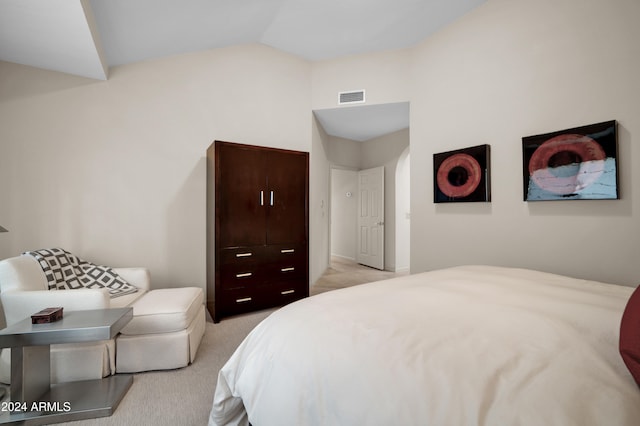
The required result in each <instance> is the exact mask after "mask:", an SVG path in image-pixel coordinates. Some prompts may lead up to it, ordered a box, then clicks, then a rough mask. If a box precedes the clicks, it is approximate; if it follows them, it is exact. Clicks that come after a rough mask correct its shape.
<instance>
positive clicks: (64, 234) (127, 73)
mask: <svg viewBox="0 0 640 426" xmlns="http://www.w3.org/2000/svg"><path fill="white" fill-rule="evenodd" d="M310 74H311V70H310V64H309V63H308V62H306V61H303V60H300V59H298V58H296V57H293V56H291V55H288V54H285V53H282V52H279V51H277V50H274V49H272V48H268V47H265V46H261V45H247V46H238V47H233V48H227V49H216V50H211V51H207V52H200V53H193V54H187V55H182V56H177V57H171V58H165V59H162V60H156V61H149V62H142V63H137V64H132V65H127V66H121V67H117V68H114V69H112V70H111V73H110V78H109V80H107V81H93V80H88V79H83V78H79V77H73V76H69V75H64V74H60V73H56V72H49V71H42V70H37V69H34V68H29V67H25V66H20V65H14V64H9V63H0V76H2V78H0V141H1V142H0V143H1V144H2V145H1V151H0V173H1V174H0V178H2V184H0V200H1V201H0V202H1V203H2V204H1V206H0V223H1V224H2V226H5V227H7V228H8V229H10V231H11V232H9V233H7V234H3V235H1V236H0V237H2V238H3V239H4V238H5V237H8V243H7V242H4V244H3V245H2V246H0V249H2V250H3V251H2V253H0V257H9V256H13V255H16V254H19V253H20V252H22V251H24V250H28V249H37V248H45V247H51V246H62V247H64V248H67V249H68V250H70V251H72V252H74V253H76V254H77V255H79V256H81V257H83V258H85V259H87V260H90V261H95V262H99V263H103V264H107V265H111V266H133V265H140V266H147V267H149V268H150V270H151V274H152V281H153V286H154V287H166V286H185V285H197V286H202V287H204V285H205V262H206V254H205V224H206V218H205V185H206V183H205V175H206V171H205V170H206V166H205V159H204V158H205V151H206V148H207V147H208V146H209V144H210V143H211V142H212V141H213V140H214V139H221V140H228V141H236V142H242V143H250V144H256V145H268V146H275V147H279V148H288V149H297V150H302V151H310V150H311V148H312V145H311V143H312V137H311V135H312V120H311V119H310V116H311V113H310V110H311V108H310V105H311V101H310ZM314 167H315V165H314V164H312V168H314ZM312 172H315V171H314V170H312ZM320 181H321V182H322V183H321V186H322V185H324V186H326V185H327V183H326V182H325V181H324V180H322V178H321V179H320ZM317 182H318V179H316V180H312V188H311V192H312V195H313V194H316V193H317V192H318V188H317V187H316V186H317V185H316V183H317ZM312 205H315V200H312ZM311 214H312V216H313V215H314V214H316V210H312V213H311ZM311 220H312V221H313V218H312V219H311ZM312 250H313V249H312ZM312 253H313V252H312ZM314 272H315V271H314ZM316 275H317V273H316Z"/></svg>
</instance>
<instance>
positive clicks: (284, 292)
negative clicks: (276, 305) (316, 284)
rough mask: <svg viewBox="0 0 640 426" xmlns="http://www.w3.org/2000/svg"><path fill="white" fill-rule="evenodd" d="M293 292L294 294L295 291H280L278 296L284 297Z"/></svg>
mask: <svg viewBox="0 0 640 426" xmlns="http://www.w3.org/2000/svg"><path fill="white" fill-rule="evenodd" d="M295 292H296V291H295V290H285V291H281V292H280V294H281V295H283V296H284V295H285V294H291V293H295Z"/></svg>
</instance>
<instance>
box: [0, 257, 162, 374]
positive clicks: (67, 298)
mask: <svg viewBox="0 0 640 426" xmlns="http://www.w3.org/2000/svg"><path fill="white" fill-rule="evenodd" d="M113 270H114V271H115V272H116V273H117V274H118V275H120V276H121V277H122V278H124V279H125V280H126V281H128V282H129V284H131V285H133V286H135V287H137V288H138V291H137V292H135V293H132V294H127V295H123V296H119V297H115V298H110V296H109V293H108V291H107V290H106V289H76V290H55V291H50V290H48V283H47V279H46V277H45V274H44V272H43V270H42V268H41V267H40V265H39V264H38V261H37V260H36V259H35V258H33V257H32V256H29V255H21V256H16V257H12V258H9V259H5V260H2V261H0V300H1V301H2V310H3V311H4V315H0V322H2V323H3V324H0V328H4V327H5V326H6V325H11V324H14V323H16V322H18V321H21V320H23V319H25V318H28V317H30V316H31V315H32V314H34V313H36V312H38V311H40V310H42V309H44V308H48V307H57V306H61V307H63V308H64V311H65V312H66V311H77V310H87V309H103V308H118V307H125V306H129V305H131V304H132V303H133V302H135V301H136V300H138V299H139V298H141V297H142V296H143V295H144V294H145V293H147V292H148V291H149V286H150V279H149V271H148V270H147V269H146V268H113ZM0 314H2V312H0ZM115 346H116V345H115V341H114V340H105V341H100V342H90V343H81V344H78V343H73V344H60V345H51V376H52V377H51V380H52V383H62V382H69V381H76V380H90V379H99V378H102V377H106V376H108V375H111V374H113V373H115V371H116V369H115ZM10 361H11V355H10V349H2V353H1V355H0V382H3V383H9V381H10V371H11V368H10Z"/></svg>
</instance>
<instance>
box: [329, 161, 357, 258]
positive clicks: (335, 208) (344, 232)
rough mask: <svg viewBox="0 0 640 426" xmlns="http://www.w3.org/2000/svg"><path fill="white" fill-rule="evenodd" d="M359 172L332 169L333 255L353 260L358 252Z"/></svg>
mask: <svg viewBox="0 0 640 426" xmlns="http://www.w3.org/2000/svg"><path fill="white" fill-rule="evenodd" d="M357 218H358V172H357V171H355V170H346V169H339V168H335V167H334V168H332V169H331V255H332V256H339V257H342V258H345V259H350V260H352V261H355V260H356V254H357V244H356V241H357V229H358V228H357V226H358V223H357Z"/></svg>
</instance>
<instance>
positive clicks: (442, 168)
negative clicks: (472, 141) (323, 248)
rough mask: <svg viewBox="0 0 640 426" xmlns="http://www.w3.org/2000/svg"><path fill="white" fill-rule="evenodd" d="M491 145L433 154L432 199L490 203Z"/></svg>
mask: <svg viewBox="0 0 640 426" xmlns="http://www.w3.org/2000/svg"><path fill="white" fill-rule="evenodd" d="M490 201H491V173H490V146H489V145H486V144H485V145H477V146H472V147H469V148H463V149H458V150H454V151H448V152H441V153H437V154H433V202H434V203H461V202H490Z"/></svg>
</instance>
